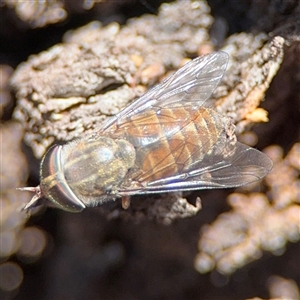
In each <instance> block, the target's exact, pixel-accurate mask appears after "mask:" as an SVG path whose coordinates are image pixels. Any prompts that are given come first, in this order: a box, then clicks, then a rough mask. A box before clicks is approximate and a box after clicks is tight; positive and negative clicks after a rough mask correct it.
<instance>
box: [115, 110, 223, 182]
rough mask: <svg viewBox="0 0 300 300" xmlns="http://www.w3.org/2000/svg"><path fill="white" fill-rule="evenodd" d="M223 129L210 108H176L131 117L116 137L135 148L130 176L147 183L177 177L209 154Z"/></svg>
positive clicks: (118, 129)
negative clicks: (133, 163)
mask: <svg viewBox="0 0 300 300" xmlns="http://www.w3.org/2000/svg"><path fill="white" fill-rule="evenodd" d="M222 130H223V124H222V120H221V119H220V116H219V115H218V114H217V113H216V112H215V111H214V110H212V109H209V108H204V107H201V108H199V109H198V110H195V109H193V108H189V107H188V108H183V107H175V108H172V109H167V108H164V109H161V110H159V111H154V110H151V111H148V112H146V113H142V114H138V115H135V116H133V117H131V118H130V119H129V120H127V122H124V123H122V124H121V125H119V127H117V129H116V131H115V134H116V135H117V136H120V137H121V136H122V138H124V139H126V140H128V141H129V142H130V143H131V144H132V145H133V146H134V147H135V149H136V162H135V167H134V169H133V170H132V171H131V172H130V175H129V176H130V177H131V179H132V180H134V181H139V182H147V181H153V180H158V179H162V178H165V177H169V176H173V175H177V174H178V173H182V172H184V171H185V170H187V169H189V170H190V169H191V166H192V165H193V163H195V162H199V161H201V160H202V159H203V157H204V155H205V154H209V153H210V152H211V151H212V149H213V146H214V145H215V144H216V142H217V141H218V139H219V136H220V134H221V133H222Z"/></svg>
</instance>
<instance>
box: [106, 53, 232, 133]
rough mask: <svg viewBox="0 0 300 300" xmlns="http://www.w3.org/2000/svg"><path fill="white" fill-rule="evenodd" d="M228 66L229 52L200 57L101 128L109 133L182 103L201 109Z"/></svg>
mask: <svg viewBox="0 0 300 300" xmlns="http://www.w3.org/2000/svg"><path fill="white" fill-rule="evenodd" d="M227 62H228V54H227V53H225V52H221V51H220V52H213V53H211V54H208V55H205V56H201V57H197V58H195V59H193V60H192V61H190V62H188V63H187V64H185V65H184V66H183V67H182V68H180V69H179V70H178V71H177V72H175V73H174V74H173V75H171V76H170V77H168V78H167V79H165V80H164V81H163V82H162V83H160V84H158V85H156V86H155V87H154V88H152V89H151V90H150V91H149V92H147V93H146V94H144V95H143V96H142V97H140V98H139V99H137V100H136V101H134V102H133V103H131V104H130V105H129V106H127V107H126V108H124V109H123V110H122V111H121V112H120V113H119V114H117V115H116V116H114V117H112V118H110V119H109V120H107V121H106V122H105V123H103V125H102V127H101V131H105V130H106V129H108V128H109V127H110V126H111V125H113V124H116V125H118V124H121V123H122V122H123V121H124V120H125V119H127V120H128V118H130V117H131V116H132V115H135V114H138V113H140V112H143V111H145V110H147V109H149V108H150V107H151V109H153V110H155V109H157V110H159V109H160V108H170V107H173V106H174V105H178V104H180V103H182V104H184V105H193V106H194V107H200V106H201V105H203V103H204V102H205V101H206V100H207V99H208V98H209V97H210V95H211V94H212V92H213V91H214V90H215V88H216V87H217V85H218V83H219V82H220V80H221V78H222V76H223V74H224V72H225V70H226V67H227Z"/></svg>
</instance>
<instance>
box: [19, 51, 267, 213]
mask: <svg viewBox="0 0 300 300" xmlns="http://www.w3.org/2000/svg"><path fill="white" fill-rule="evenodd" d="M227 62H228V55H227V54H226V53H224V52H214V53H211V54H208V55H206V56H202V57H198V58H196V59H194V60H192V61H190V62H188V63H187V64H185V65H184V66H183V67H182V68H181V69H179V70H178V71H177V72H175V73H174V74H173V75H171V76H170V77H169V78H167V79H166V80H164V81H163V82H162V83H160V84H158V85H157V86H155V87H154V88H153V89H151V90H150V91H149V92H147V93H146V94H144V95H143V96H142V97H140V98H139V99H137V100H136V101H134V102H133V103H131V104H130V105H129V106H127V107H126V108H125V109H123V110H122V111H121V112H120V113H119V114H117V115H116V116H114V117H112V118H110V119H108V120H107V121H106V122H104V123H103V124H102V125H101V127H100V128H99V129H97V130H96V131H94V133H92V134H91V135H88V136H85V137H83V138H81V139H76V140H74V141H72V142H70V143H67V144H66V145H63V146H60V145H55V146H53V147H52V148H50V150H48V152H47V153H46V155H45V156H44V158H43V160H42V162H41V166H40V185H39V186H37V187H26V188H20V190H26V191H32V192H34V193H35V195H34V196H33V198H32V199H31V201H30V202H29V203H28V204H26V205H25V207H24V209H28V208H30V207H33V206H36V205H37V204H38V202H40V201H38V200H39V199H41V198H46V199H48V200H50V201H51V202H52V205H54V206H56V207H58V208H61V209H63V210H66V211H70V212H80V211H82V210H83V209H84V208H86V207H88V206H97V205H99V204H102V203H104V202H107V201H110V200H114V199H116V198H118V197H121V198H123V199H128V198H129V197H130V196H131V195H135V194H150V193H162V192H171V191H189V190H199V189H213V188H228V187H238V186H242V185H245V184H248V183H251V182H254V181H257V180H260V179H261V178H263V177H264V176H265V175H266V174H267V173H268V172H269V171H270V170H271V168H272V161H271V159H270V158H269V157H268V156H266V155H265V154H263V153H262V152H260V151H258V150H256V149H254V148H251V147H249V146H246V145H244V144H242V143H239V142H238V141H237V140H236V136H235V133H234V131H235V127H234V125H233V124H232V121H231V120H230V118H228V117H224V116H221V115H220V114H219V113H217V112H216V111H215V110H214V109H213V108H211V107H209V106H208V105H206V100H207V99H208V98H209V97H210V95H211V94H212V92H213V91H214V89H215V88H216V86H217V85H218V83H219V81H220V79H221V78H222V76H223V74H224V72H225V70H226V66H227ZM124 203H125V201H124Z"/></svg>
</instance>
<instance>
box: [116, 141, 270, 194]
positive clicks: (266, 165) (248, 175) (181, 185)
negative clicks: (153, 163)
mask: <svg viewBox="0 0 300 300" xmlns="http://www.w3.org/2000/svg"><path fill="white" fill-rule="evenodd" d="M235 147H236V148H235V152H234V154H233V155H231V156H230V157H226V156H225V154H222V153H221V154H219V155H209V156H207V157H205V158H204V159H203V160H201V161H199V162H198V164H197V163H196V164H193V167H192V168H191V170H189V171H187V172H184V173H181V174H178V175H176V176H172V177H167V178H164V179H160V180H156V181H152V182H148V183H147V184H145V185H144V186H143V187H134V186H132V187H128V188H126V189H124V190H120V195H121V196H122V195H133V194H149V193H160V192H170V191H188V190H200V189H213V188H231V187H238V186H242V185H246V184H249V183H252V182H255V181H258V180H260V179H262V178H263V177H264V176H266V175H267V174H268V172H269V171H270V170H271V169H272V166H273V162H272V160H271V159H270V158H269V157H268V156H267V155H265V154H264V153H262V152H260V151H258V150H256V149H254V148H251V147H249V146H246V145H244V144H242V143H239V142H237V143H236V145H235Z"/></svg>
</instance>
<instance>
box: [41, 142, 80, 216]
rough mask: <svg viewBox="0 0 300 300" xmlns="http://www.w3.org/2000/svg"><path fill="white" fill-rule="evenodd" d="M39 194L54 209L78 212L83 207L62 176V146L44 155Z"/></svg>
mask: <svg viewBox="0 0 300 300" xmlns="http://www.w3.org/2000/svg"><path fill="white" fill-rule="evenodd" d="M40 176H41V183H40V188H41V193H42V196H44V197H45V198H47V199H49V200H50V201H51V202H52V203H53V204H54V205H55V206H56V207H58V208H60V209H63V210H66V211H69V212H80V211H82V210H83V209H84V208H85V205H84V204H83V203H82V201H80V200H79V199H78V197H77V196H76V195H75V194H74V192H73V191H72V190H71V188H70V187H69V185H68V183H67V181H66V178H65V176H64V166H63V161H62V146H53V147H52V148H50V150H49V151H48V152H47V153H46V154H45V156H44V158H43V160H42V163H41V169H40Z"/></svg>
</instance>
